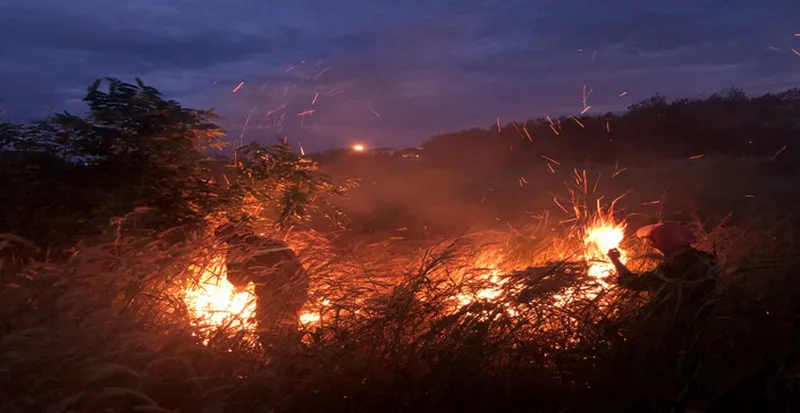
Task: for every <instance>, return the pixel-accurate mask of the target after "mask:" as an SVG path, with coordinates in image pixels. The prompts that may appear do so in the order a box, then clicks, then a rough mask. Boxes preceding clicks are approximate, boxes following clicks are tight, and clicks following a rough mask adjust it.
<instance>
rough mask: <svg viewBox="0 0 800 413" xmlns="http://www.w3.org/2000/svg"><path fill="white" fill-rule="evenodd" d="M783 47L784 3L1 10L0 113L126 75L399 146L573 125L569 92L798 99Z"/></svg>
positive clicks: (255, 114)
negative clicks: (531, 121)
mask: <svg viewBox="0 0 800 413" xmlns="http://www.w3.org/2000/svg"><path fill="white" fill-rule="evenodd" d="M796 33H800V1H799V0H768V1H763V2H758V1H755V0H748V1H744V0H710V1H706V0H672V1H669V2H667V1H660V2H656V1H647V0H644V1H643V0H606V1H588V0H583V1H578V0H528V1H518V0H503V1H499V0H486V1H479V0H459V1H451V0H425V1H419V0H405V1H399V0H393V1H389V0H335V1H331V0H294V1H286V2H279V1H265V0H260V1H256V0H227V1H221V0H216V1H211V0H131V1H120V0H105V1H100V0H70V1H63V0H59V1H56V0H2V1H0V56H2V59H0V91H2V92H0V109H2V110H3V112H2V113H0V115H2V117H3V118H4V119H6V120H15V121H25V120H28V119H30V118H32V117H44V116H46V114H47V113H48V112H49V111H50V109H51V107H54V108H55V109H56V110H70V111H81V110H82V108H83V105H82V103H81V102H80V98H81V97H82V96H83V94H84V92H85V88H86V86H87V85H88V84H89V83H90V82H91V81H92V80H93V79H96V78H98V77H103V76H114V77H119V78H121V79H123V80H126V81H133V78H134V76H139V77H141V78H142V79H143V80H144V81H145V82H146V83H148V84H150V85H152V86H154V87H156V88H158V89H160V90H161V91H162V92H164V93H165V94H166V95H167V96H168V97H170V98H174V99H177V100H179V101H181V102H182V103H183V104H185V105H186V106H190V107H194V108H199V109H205V108H210V107H214V108H216V109H217V111H218V112H219V113H220V114H221V115H223V116H224V117H225V118H226V119H225V120H223V121H222V122H221V124H222V125H223V126H224V127H225V128H226V129H227V130H228V132H229V135H230V136H231V137H234V138H237V139H238V138H239V136H240V135H241V133H242V129H243V126H244V125H245V123H246V124H247V128H246V130H245V137H244V140H245V141H249V140H254V139H258V140H261V141H262V142H266V141H267V140H268V139H269V138H270V137H272V136H274V135H275V134H276V133H280V134H283V135H287V136H288V138H289V139H290V141H292V142H294V143H296V142H300V143H301V144H302V146H303V147H304V148H305V149H306V150H309V149H326V148H330V147H336V146H341V145H348V144H351V143H353V142H356V141H360V142H365V143H366V144H367V145H369V146H372V147H376V146H395V147H405V146H411V145H417V144H419V143H420V142H421V141H422V140H424V139H426V138H428V137H429V136H430V135H432V134H435V133H439V132H447V131H454V130H459V129H468V128H471V127H474V126H482V127H486V126H489V125H491V124H493V123H495V121H496V119H497V118H498V117H499V118H500V120H501V122H503V123H506V122H508V121H511V120H515V119H527V118H531V117H534V116H539V115H544V114H550V115H557V114H567V113H578V112H580V111H581V110H582V108H583V104H582V94H583V89H584V85H586V90H587V91H589V90H591V94H590V95H589V96H588V99H587V104H588V105H589V106H591V109H590V110H589V113H604V112H606V111H609V110H618V109H623V108H624V107H625V106H626V105H628V104H630V103H633V102H635V101H638V100H641V99H643V98H646V97H649V96H651V95H652V94H654V93H656V92H660V93H662V94H663V95H665V96H667V97H668V98H676V97H702V96H706V95H708V94H710V93H713V92H716V91H719V90H721V89H725V88H728V87H731V86H737V87H741V88H744V89H745V90H746V91H747V92H748V93H763V92H767V91H777V90H782V89H786V88H789V87H797V86H800V53H797V54H796V53H794V52H793V51H792V50H791V48H794V49H795V50H798V51H800V36H796V35H795V34H796ZM775 49H777V50H775ZM241 82H244V84H243V85H241V86H240V87H238V90H236V89H237V86H239V85H240V83H241ZM234 90H236V92H235V93H234ZM623 92H627V94H626V95H625V96H623V97H619V95H620V94H622V93H623ZM317 94H318V95H317ZM315 96H316V101H315ZM310 110H314V112H313V113H310V114H307V115H300V114H301V113H302V112H304V111H310ZM248 117H249V122H247V119H248Z"/></svg>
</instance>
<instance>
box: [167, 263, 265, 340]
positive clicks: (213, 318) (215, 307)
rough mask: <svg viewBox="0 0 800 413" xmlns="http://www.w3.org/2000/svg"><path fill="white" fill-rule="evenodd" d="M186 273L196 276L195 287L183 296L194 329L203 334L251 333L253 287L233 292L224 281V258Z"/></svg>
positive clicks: (252, 324)
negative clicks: (217, 331) (228, 330)
mask: <svg viewBox="0 0 800 413" xmlns="http://www.w3.org/2000/svg"><path fill="white" fill-rule="evenodd" d="M190 271H192V272H194V273H195V274H197V272H199V273H200V274H198V281H197V283H195V284H194V285H192V286H190V287H189V288H187V289H186V290H184V294H183V302H184V303H185V304H186V307H187V308H188V310H189V313H190V315H191V316H192V318H193V324H194V325H196V326H197V327H199V328H200V330H201V331H204V332H207V331H211V330H214V329H216V328H220V327H226V328H231V329H233V330H245V331H251V332H252V331H255V327H256V325H255V318H254V316H255V312H256V300H255V285H254V284H253V283H249V284H248V285H247V286H246V287H245V288H244V289H243V290H237V288H236V287H234V285H233V284H231V283H230V282H229V281H228V279H227V277H226V275H227V270H226V267H225V257H224V256H222V255H221V256H216V257H213V258H212V259H211V260H210V262H209V263H208V264H207V265H205V266H203V267H198V266H194V267H193V268H190Z"/></svg>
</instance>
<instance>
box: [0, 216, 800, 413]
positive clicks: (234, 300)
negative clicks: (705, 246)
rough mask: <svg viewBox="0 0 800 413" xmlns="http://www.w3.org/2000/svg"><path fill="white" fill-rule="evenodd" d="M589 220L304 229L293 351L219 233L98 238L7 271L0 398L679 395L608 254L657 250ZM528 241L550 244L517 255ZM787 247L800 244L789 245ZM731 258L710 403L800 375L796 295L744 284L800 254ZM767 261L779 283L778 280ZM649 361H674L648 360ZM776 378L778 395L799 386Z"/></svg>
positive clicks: (278, 401) (361, 402) (359, 402)
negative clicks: (227, 276)
mask: <svg viewBox="0 0 800 413" xmlns="http://www.w3.org/2000/svg"><path fill="white" fill-rule="evenodd" d="M582 222H583V223H584V225H583V226H581V225H578V224H575V225H573V226H572V227H569V228H566V227H565V228H564V230H563V231H562V232H561V236H559V237H554V236H553V235H552V230H551V228H547V227H546V226H541V227H539V228H540V231H539V232H538V233H537V232H536V231H532V230H530V229H529V230H524V231H522V230H520V231H518V232H514V231H511V232H509V233H505V234H503V233H491V234H489V233H487V234H477V235H474V236H471V237H465V238H460V239H457V240H447V241H443V242H439V243H434V244H433V245H429V246H427V247H426V248H423V249H420V250H419V251H418V253H417V254H413V255H407V256H406V255H403V256H395V255H392V254H391V253H388V252H387V250H386V249H385V248H384V247H382V246H381V245H373V246H359V247H355V248H352V249H349V250H342V249H337V248H335V247H333V246H331V245H330V244H329V243H328V242H326V240H325V239H324V237H322V236H321V235H319V234H316V233H311V232H297V233H290V234H289V236H288V238H287V241H288V242H289V243H290V244H291V245H292V246H293V247H294V248H295V249H296V250H298V252H299V253H300V256H301V257H303V261H304V265H305V266H306V267H307V268H308V270H309V273H310V276H311V278H312V291H311V295H310V298H309V300H308V302H307V304H306V308H305V309H304V310H303V312H302V314H301V316H300V317H301V321H302V325H301V329H302V331H303V333H304V334H305V338H304V345H303V348H302V349H301V350H299V352H296V353H292V354H282V355H274V354H264V353H263V351H262V350H261V349H260V348H259V347H258V346H257V345H256V344H255V343H254V342H253V341H252V340H251V339H250V337H249V334H250V333H251V328H252V325H251V324H250V323H252V320H248V317H247V315H248V311H251V310H248V309H249V308H250V307H249V305H250V304H249V301H248V300H245V298H250V294H249V293H248V291H246V289H245V291H235V289H233V288H232V287H231V286H229V285H227V284H225V282H224V281H223V280H222V279H219V278H217V277H216V276H217V275H222V274H221V273H222V272H223V270H222V268H221V266H220V262H219V258H218V257H220V256H221V255H220V252H221V251H220V247H219V246H217V245H214V244H213V243H211V242H210V241H208V238H207V237H203V236H198V237H197V238H196V239H193V240H189V241H187V242H186V243H184V244H181V245H172V246H169V247H165V244H164V242H163V241H162V240H161V239H159V238H158V237H155V238H122V239H120V240H118V241H116V242H114V243H110V244H106V245H98V246H94V247H86V248H83V249H81V250H80V251H79V252H78V253H77V254H76V255H75V256H74V257H73V258H72V259H71V260H70V262H68V263H67V264H64V265H58V266H54V265H48V264H45V263H41V264H35V265H32V266H30V267H28V269H27V271H26V273H25V275H24V276H23V277H19V278H17V279H15V280H13V281H6V282H4V284H3V288H2V297H0V299H2V301H0V302H2V307H0V308H2V320H3V325H2V340H1V341H0V371H2V372H3V375H2V377H4V379H3V380H2V385H3V387H2V388H3V394H4V395H13V397H3V402H2V406H0V407H2V409H0V410H3V411H31V410H41V409H45V408H50V409H54V410H58V409H61V410H60V411H99V410H102V409H111V410H116V411H127V410H130V409H133V408H134V407H137V408H138V409H139V410H142V409H144V410H148V409H149V410H148V411H159V410H158V409H160V408H163V409H180V410H181V411H212V410H213V411H254V409H255V410H257V409H258V408H265V409H274V410H276V411H352V410H353V409H355V410H360V411H377V410H381V411H386V410H387V409H388V410H402V409H415V410H419V411H441V410H447V411H453V410H458V411H485V410H487V409H489V408H490V407H491V408H492V409H500V410H505V411H508V410H519V409H520V407H521V406H528V407H530V406H537V408H538V409H539V410H541V411H557V410H561V409H564V408H565V407H571V408H572V409H574V410H577V411H585V410H582V408H581V405H582V404H581V403H583V402H586V401H588V400H592V401H593V403H595V404H596V406H600V405H602V406H607V407H609V408H619V409H626V408H642V406H647V400H639V399H638V398H637V397H635V396H632V395H630V394H628V395H627V396H625V397H623V396H622V395H620V394H618V387H619V386H628V388H629V389H633V390H630V391H632V392H635V393H639V394H651V395H655V396H650V397H652V399H650V401H652V400H661V401H665V400H674V399H675V398H677V397H678V395H679V394H680V391H681V386H679V385H678V384H680V383H681V380H684V381H685V380H686V379H687V377H690V376H691V375H689V376H687V374H689V373H685V372H684V373H681V372H675V371H674V370H671V367H669V368H668V367H667V366H668V365H669V363H672V362H674V361H675V360H676V358H675V357H676V356H674V355H670V354H666V353H657V352H656V350H647V349H652V348H654V347H651V346H648V345H646V342H647V340H646V339H648V338H647V337H644V338H642V337H641V336H640V335H637V334H636V329H635V328H633V327H631V325H632V323H634V321H633V320H636V317H637V316H636V308H637V300H638V298H637V297H635V296H632V295H631V294H630V293H627V292H624V291H620V290H619V289H617V288H615V287H614V286H613V284H612V283H611V282H610V280H608V279H607V275H606V274H607V272H606V270H607V269H608V263H607V262H606V261H604V254H601V253H602V251H603V250H606V249H608V248H610V247H619V248H621V249H622V250H624V251H625V252H626V253H627V259H628V262H629V264H631V265H632V266H633V267H636V266H637V265H646V264H641V263H640V260H639V259H638V255H639V253H640V251H639V250H638V249H637V248H636V246H635V245H630V244H629V243H628V242H626V241H625V240H623V239H621V236H620V233H622V232H624V226H623V225H622V223H621V222H618V221H614V220H611V218H610V216H607V215H602V216H601V215H591V216H589V217H588V218H586V219H584V220H583V221H582ZM545 234H547V235H545ZM723 235H724V236H726V237H728V238H730V237H734V238H736V239H737V240H739V242H741V238H737V237H736V236H735V235H731V233H730V229H726V228H718V229H715V230H714V231H712V232H711V233H710V234H708V235H707V236H706V237H705V238H704V241H703V242H711V241H725V242H726V243H727V244H726V245H729V244H730V242H731V240H730V239H728V238H725V239H722V238H720V237H722V236H723ZM765 236H766V237H768V238H769V237H772V236H773V235H765ZM540 238H541V239H543V240H541V241H537V240H539V239H540ZM781 239H785V238H781ZM532 240H533V241H532ZM530 242H539V243H538V247H537V248H536V249H531V248H529V247H528V248H527V249H528V251H530V254H529V255H528V256H526V257H525V258H526V259H524V260H521V259H517V258H516V257H517V256H518V255H517V251H518V250H519V249H521V246H520V245H521V244H524V243H530ZM525 245H528V244H525ZM754 245H758V243H757V242H756V243H755V244H754ZM737 248H744V246H742V245H739V247H737ZM776 248H778V245H773V246H772V247H769V249H776ZM748 249H749V250H750V251H756V250H755V248H753V246H751V247H749V248H748ZM778 249H779V250H780V251H784V252H787V251H797V248H796V245H795V244H781V245H780V248H778ZM767 252H768V251H764V252H763V253H764V254H766V253H767ZM729 258H730V261H731V262H732V263H734V264H733V265H734V266H735V268H736V270H735V271H733V270H729V272H728V275H727V277H728V279H729V280H732V281H731V284H730V286H729V287H728V289H729V291H731V292H730V293H729V294H728V297H729V298H728V300H729V301H727V302H724V303H723V304H722V305H720V306H718V310H716V311H717V316H718V317H717V321H716V323H717V324H715V325H714V326H712V327H708V328H709V329H713V331H715V332H717V333H714V334H710V333H705V334H704V335H702V337H705V338H703V339H701V340H700V342H699V343H700V344H697V345H696V346H697V347H695V350H693V351H694V352H695V353H693V354H696V355H697V356H698V357H701V358H702V360H703V362H702V363H701V364H700V365H701V366H703V370H702V371H700V372H698V373H697V374H696V375H695V377H699V379H698V380H702V383H703V385H706V386H708V387H709V388H710V389H711V391H710V392H709V396H708V397H709V399H710V400H713V399H715V398H716V399H721V398H724V397H727V398H731V397H732V396H731V393H732V392H733V393H735V392H736V390H735V389H737V388H739V387H737V386H743V385H744V383H747V382H748V380H756V379H757V378H758V377H767V376H769V377H771V379H772V380H777V381H778V382H780V383H782V386H786V387H782V388H781V389H792V388H795V387H793V386H795V382H794V381H793V380H794V379H791V374H793V373H792V372H793V371H795V370H794V369H796V368H798V366H800V364H798V363H800V358H798V357H796V354H795V352H794V350H792V348H791V347H787V346H785V345H784V344H781V343H785V340H784V339H786V335H785V334H783V335H781V334H778V333H777V329H778V327H779V326H782V327H781V328H784V327H786V328H789V331H790V333H788V334H794V333H791V328H790V327H787V326H790V325H792V324H791V320H793V319H794V317H795V316H794V312H793V311H794V310H792V307H791V306H784V307H779V306H776V304H775V303H777V302H778V301H776V300H775V299H774V298H773V299H772V300H771V301H769V302H765V301H762V300H756V299H754V298H753V297H754V295H752V292H749V293H746V290H747V289H748V288H751V289H752V288H758V289H759V291H763V292H764V294H772V295H773V297H789V296H790V294H793V293H792V291H796V287H791V286H792V285H793V284H787V283H788V281H786V279H784V278H781V277H782V274H789V273H790V272H791V271H794V269H796V268H798V267H797V266H796V265H795V264H792V262H791V261H787V258H786V257H776V258H775V259H776V260H778V261H780V262H782V263H783V264H781V265H782V267H777V266H775V265H772V266H771V267H770V268H765V267H764V266H763V265H762V266H761V267H759V268H757V269H753V268H754V267H753V266H752V265H750V264H749V263H748V262H747V260H743V259H740V260H739V261H738V262H737V261H736V259H735V258H736V256H735V254H733V255H732V257H729ZM792 265H795V266H792ZM745 268H747V270H745ZM743 274H749V275H753V274H761V275H760V277H761V278H760V280H761V283H759V284H758V287H754V284H753V283H754V281H753V280H752V279H749V278H748V279H747V280H746V281H745V278H742V276H743ZM764 277H768V278H769V279H771V280H773V282H775V283H778V282H781V283H783V284H781V287H776V286H774V285H771V284H769V283H768V284H764V283H763V282H764V281H763V280H764V279H765V278H764ZM793 288H795V289H793ZM181 292H182V294H181ZM242 294H243V295H242ZM787 323H789V324H787ZM631 328H633V329H631ZM754 331H755V332H758V333H757V335H756V336H753V332H754ZM719 332H724V334H723V335H721V336H720V333H719ZM623 337H625V338H626V339H625V340H622V338H623ZM709 337H710V338H709ZM719 337H724V340H725V341H722V342H720V341H719V340H717V339H718V338H719ZM747 337H750V338H749V339H748V338H747ZM753 337H758V338H757V340H756V339H755V338H753ZM642 340H645V341H642ZM748 340H750V341H748ZM754 340H755V341H754ZM634 342H635V343H636V344H633V343H634ZM790 342H791V340H790ZM730 343H738V344H736V345H732V344H730ZM747 343H749V344H747ZM756 345H757V346H762V347H764V348H768V349H770V350H769V351H771V352H773V353H775V354H778V355H780V358H779V359H780V362H781V363H784V365H786V366H787V367H786V370H778V369H777V367H775V368H773V367H774V366H773V363H777V361H770V362H766V361H763V360H761V361H759V360H758V359H757V358H755V357H754V356H753V355H748V353H747V352H748V350H747V348H753V347H752V346H756ZM646 360H650V361H646ZM654 360H655V361H654ZM648 363H649V364H648ZM653 363H655V364H653ZM659 363H661V364H659ZM659 365H662V367H658V366H659ZM720 366H724V367H725V368H726V369H727V370H726V371H728V372H729V373H728V374H727V375H726V377H724V378H720V377H719V376H714V375H712V374H711V373H710V370H709V369H712V368H720ZM737 366H738V367H737ZM651 368H656V369H659V371H661V372H662V373H663V374H661V375H659V376H658V377H655V376H652V375H648V374H649V373H647V372H646V371H645V369H651ZM753 371H755V372H756V373H752V372H753ZM620 375H622V376H620ZM770 375H773V376H770ZM612 382H613V383H614V386H611V385H610V383H612ZM607 383H608V384H607ZM676 383H677V384H676ZM656 389H658V390H659V392H660V393H655V391H656ZM781 389H777V388H774V387H773V388H771V390H770V391H771V392H772V393H770V394H771V395H773V397H775V398H777V400H779V401H780V403H784V404H785V403H790V402H791V400H794V399H793V398H792V396H790V394H791V392H788V390H781ZM626 406H627V407H626ZM583 407H586V405H583ZM655 409H656V410H658V409H662V410H664V409H665V408H664V406H663V405H662V406H661V407H655ZM526 410H527V409H526Z"/></svg>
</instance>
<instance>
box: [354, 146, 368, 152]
mask: <svg viewBox="0 0 800 413" xmlns="http://www.w3.org/2000/svg"><path fill="white" fill-rule="evenodd" d="M365 149H366V148H365V147H364V145H361V144H356V145H353V150H354V151H356V152H364V150H365Z"/></svg>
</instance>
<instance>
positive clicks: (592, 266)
mask: <svg viewBox="0 0 800 413" xmlns="http://www.w3.org/2000/svg"><path fill="white" fill-rule="evenodd" d="M624 238H625V224H624V223H621V224H617V223H615V222H614V221H613V220H611V219H603V218H600V219H597V220H596V221H595V222H594V223H593V224H592V225H590V226H589V227H588V228H587V229H586V233H585V235H584V238H583V243H584V245H585V246H586V250H585V252H584V259H585V260H586V262H587V263H589V276H591V277H594V278H597V279H604V278H606V277H608V276H609V275H611V274H613V273H614V271H615V268H614V264H612V263H611V260H609V259H608V251H609V250H611V249H617V250H619V252H620V261H622V263H623V264H624V263H625V262H626V261H627V257H626V254H625V251H624V250H622V249H620V248H619V245H620V243H621V242H622V240H623V239H624Z"/></svg>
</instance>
